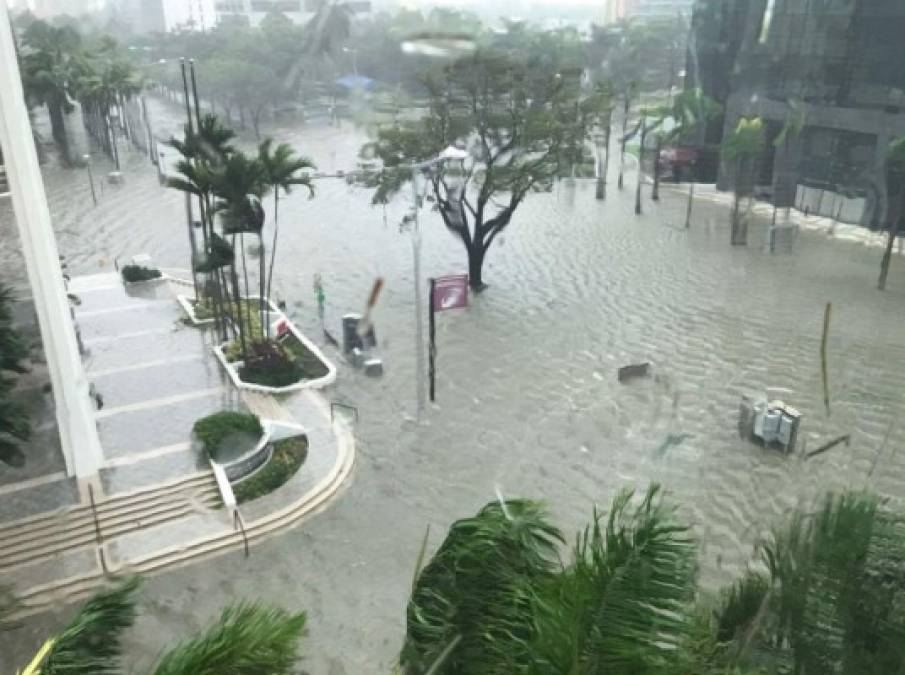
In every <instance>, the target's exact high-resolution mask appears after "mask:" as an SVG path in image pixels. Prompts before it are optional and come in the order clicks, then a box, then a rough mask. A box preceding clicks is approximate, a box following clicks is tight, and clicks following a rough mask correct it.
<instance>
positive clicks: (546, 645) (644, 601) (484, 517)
mask: <svg viewBox="0 0 905 675" xmlns="http://www.w3.org/2000/svg"><path fill="white" fill-rule="evenodd" d="M632 499H633V493H632V492H631V491H625V492H622V493H620V495H619V496H617V497H616V499H615V500H614V502H613V507H612V510H611V512H610V515H609V518H608V519H607V524H606V527H605V528H602V527H601V520H600V518H599V516H598V515H597V513H595V514H594V520H593V522H592V524H591V525H589V526H588V527H587V528H585V530H584V532H582V533H581V534H580V535H579V537H578V542H577V544H576V546H575V549H574V554H573V560H572V562H571V563H569V564H568V565H566V566H564V565H563V564H562V563H561V562H560V559H559V556H558V545H559V544H561V543H562V542H563V538H562V535H561V533H560V532H559V530H558V529H556V528H555V527H554V526H553V525H551V524H550V523H549V522H548V521H547V518H546V515H545V513H544V511H543V510H542V509H541V507H540V506H539V505H538V504H536V503H534V502H530V501H524V500H512V501H507V502H491V503H489V504H488V505H487V506H485V507H484V508H483V509H482V510H481V511H480V512H479V513H478V515H477V516H475V517H474V518H469V519H466V520H462V521H458V522H456V523H454V524H453V526H452V527H451V528H450V531H449V534H448V536H447V538H446V541H444V543H443V544H442V546H441V547H440V549H439V550H438V552H437V553H436V554H435V556H434V558H433V560H432V561H431V562H430V563H429V564H428V566H427V567H425V569H424V571H423V572H421V574H420V575H419V576H418V579H417V582H416V585H415V589H414V591H413V593H412V598H411V600H410V601H409V607H408V620H407V633H406V640H405V644H404V646H403V648H402V653H401V655H400V664H401V665H402V667H403V669H404V672H406V673H413V674H414V673H424V672H427V671H428V670H429V669H431V670H430V672H432V673H437V674H440V673H445V674H450V675H451V674H452V673H456V674H457V675H458V674H465V675H467V674H471V673H474V674H476V675H477V674H480V675H484V674H487V673H526V674H532V675H534V674H537V675H541V674H543V675H551V674H552V675H556V674H559V673H562V674H567V675H572V674H581V675H584V674H585V673H587V674H591V673H663V674H664V675H665V674H666V673H673V672H675V671H674V670H672V668H673V665H674V664H673V661H674V659H675V658H676V653H677V652H678V651H680V649H682V648H683V646H684V644H685V641H686V639H687V637H688V634H689V623H690V622H689V614H690V607H691V600H692V598H693V595H694V563H695V545H694V543H693V541H692V540H691V538H690V537H689V536H688V531H687V528H686V527H685V526H683V525H680V524H678V523H676V522H675V520H674V519H673V516H672V511H671V510H669V509H667V508H665V507H663V506H662V505H661V503H660V500H659V488H658V487H657V486H653V487H651V488H650V489H649V490H648V492H647V493H646V494H645V495H644V497H643V498H642V499H641V500H640V503H639V504H638V505H637V506H632Z"/></svg>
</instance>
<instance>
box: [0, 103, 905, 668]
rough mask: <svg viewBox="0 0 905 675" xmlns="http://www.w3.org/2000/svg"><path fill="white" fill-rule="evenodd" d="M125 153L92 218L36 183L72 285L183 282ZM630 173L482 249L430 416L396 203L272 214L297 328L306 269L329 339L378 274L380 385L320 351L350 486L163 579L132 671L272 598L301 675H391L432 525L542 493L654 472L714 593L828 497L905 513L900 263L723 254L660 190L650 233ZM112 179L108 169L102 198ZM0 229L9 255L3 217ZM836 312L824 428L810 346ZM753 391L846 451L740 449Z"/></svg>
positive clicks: (174, 207) (280, 275)
mask: <svg viewBox="0 0 905 675" xmlns="http://www.w3.org/2000/svg"><path fill="white" fill-rule="evenodd" d="M154 110H155V114H156V116H157V118H158V120H163V121H165V120H169V126H170V127H172V126H173V125H174V124H175V120H177V119H178V118H177V117H176V116H175V108H167V109H166V110H165V109H164V108H163V107H162V106H161V105H160V104H159V103H158V104H156V105H155V107H154ZM163 121H159V124H160V126H161V127H167V126H168V125H167V124H164V123H163ZM72 124H73V126H75V125H76V124H77V121H76V120H75V119H73V120H72ZM268 131H269V133H270V134H272V135H273V136H274V137H275V138H276V139H277V140H278V141H286V142H288V143H290V144H292V145H293V146H294V147H295V149H296V150H297V151H298V152H299V153H301V154H304V155H309V156H311V157H312V158H313V159H314V160H315V163H316V164H317V165H318V167H319V169H321V170H325V171H330V170H335V169H346V170H348V169H352V168H354V166H355V161H356V154H357V151H358V148H359V146H360V144H361V143H362V141H363V140H365V136H364V134H363V133H362V132H360V131H356V130H355V129H354V127H352V125H351V124H350V123H348V122H344V126H343V127H342V129H337V128H335V127H327V126H315V125H311V126H308V127H302V126H299V127H295V128H292V127H286V128H274V129H270V130H268ZM123 154H124V156H126V161H125V162H124V167H123V172H124V174H125V177H126V178H125V184H124V185H122V186H111V185H109V184H105V185H104V191H103V194H101V195H99V197H100V203H99V205H98V206H97V207H96V208H95V207H93V205H92V202H91V196H90V191H89V185H88V176H87V173H86V172H85V171H84V170H83V169H74V170H63V169H60V168H57V167H56V166H55V165H52V163H49V164H48V165H47V166H46V168H45V180H46V187H47V191H48V196H49V199H50V204H51V211H52V214H53V217H54V224H55V228H56V230H57V232H58V237H59V240H58V243H59V247H60V251H61V253H63V254H64V255H66V257H67V260H68V262H69V266H70V272H71V273H72V274H79V273H90V272H96V271H104V270H109V269H112V265H113V261H114V259H116V258H119V259H120V260H124V259H126V258H127V257H129V256H131V255H133V254H136V253H148V254H150V255H151V256H152V257H153V258H154V260H155V262H156V263H157V264H159V265H160V266H163V267H174V268H183V269H184V268H186V267H187V266H188V242H187V234H186V227H185V212H184V200H183V196H182V195H181V194H180V193H177V192H175V191H172V190H167V189H165V188H163V187H161V186H160V185H159V183H158V180H157V176H156V173H155V171H154V168H153V166H151V165H150V164H149V163H148V160H147V158H146V157H141V156H140V154H139V153H137V152H135V151H132V150H129V151H124V152H123ZM617 159H618V158H614V161H611V163H610V166H611V169H612V175H611V177H610V184H609V187H610V190H609V194H608V199H607V200H606V201H605V202H600V201H596V200H595V199H594V185H593V183H592V182H587V181H586V182H581V181H579V182H578V183H577V185H573V186H570V185H568V184H566V183H565V182H563V183H561V184H560V185H558V186H557V187H555V188H554V191H553V192H551V193H544V194H537V195H533V196H531V197H530V198H529V199H528V200H527V201H526V202H525V204H524V205H523V206H521V207H520V209H519V210H518V211H517V212H516V214H515V216H514V218H513V221H512V224H511V225H510V228H509V230H508V231H507V232H506V233H504V235H502V236H501V237H500V239H499V240H498V241H497V242H496V243H495V244H494V247H493V248H492V249H491V251H490V252H489V256H488V261H487V264H486V267H485V275H484V278H485V281H486V282H487V283H488V284H489V288H488V290H487V291H486V292H485V293H483V294H482V295H480V296H478V297H475V298H473V301H472V305H471V307H470V308H469V309H468V310H466V311H456V312H447V313H443V314H440V315H438V317H437V350H438V362H437V373H438V374H437V403H436V405H433V406H430V405H429V406H428V411H427V414H426V421H425V422H424V423H423V424H422V425H417V424H415V423H414V421H413V417H414V412H415V391H416V385H415V377H414V372H415V360H414V355H413V335H414V325H413V316H414V310H413V277H412V246H411V239H410V235H409V233H407V232H400V227H399V223H400V221H401V220H402V217H403V215H404V214H405V213H406V211H407V209H408V207H409V201H408V198H407V195H408V193H407V192H404V193H403V194H401V195H399V196H398V197H397V198H396V199H395V200H394V202H393V203H392V204H390V205H389V206H388V207H387V209H386V214H385V215H384V211H383V209H382V208H380V207H372V206H371V205H370V198H371V193H370V191H367V190H363V189H360V188H357V187H352V186H349V185H347V184H346V182H345V181H344V180H341V179H323V180H320V181H318V183H317V195H316V197H315V199H313V200H309V199H308V197H307V195H306V193H305V192H304V191H303V190H295V191H293V193H292V194H291V195H289V196H288V197H287V198H285V199H284V198H281V200H280V229H281V239H280V243H279V248H278V254H277V267H276V273H275V283H274V285H275V287H276V288H277V293H276V295H277V296H278V297H280V298H282V299H285V300H286V301H287V304H288V308H289V313H290V314H292V315H293V317H294V318H295V319H296V320H297V321H298V322H299V324H300V325H301V326H303V327H304V329H305V330H306V331H307V332H308V334H310V335H311V336H312V337H314V338H316V339H317V340H318V341H319V342H322V340H321V334H320V331H319V324H318V319H317V313H316V303H315V296H314V292H313V290H312V281H313V277H314V275H315V274H320V275H321V277H322V278H323V281H324V285H325V290H326V295H327V306H328V319H329V320H331V321H332V322H333V328H334V329H337V332H338V322H339V317H340V316H341V315H342V314H343V313H346V312H350V311H361V310H362V309H363V307H364V304H365V301H366V299H367V295H368V291H369V290H370V287H371V283H372V282H373V280H374V278H375V277H377V276H382V277H383V278H384V279H385V281H386V284H385V288H384V291H383V295H382V296H381V299H380V304H379V309H378V312H377V315H376V328H377V334H378V339H379V343H380V350H381V353H382V356H383V359H384V363H385V374H384V375H383V377H382V378H379V379H370V378H367V377H365V376H364V375H363V374H362V373H360V372H357V371H354V370H352V369H351V368H350V367H348V366H347V365H346V364H345V363H344V362H342V360H341V357H340V356H339V355H338V354H337V353H336V351H335V350H333V349H332V348H331V349H329V350H328V352H327V353H328V356H330V357H331V358H334V359H336V361H337V362H338V364H339V365H340V373H339V378H338V382H337V385H336V387H335V390H334V391H333V392H332V398H333V399H334V400H337V401H342V402H345V403H347V404H350V405H353V406H356V407H357V408H358V410H359V412H360V419H359V422H358V424H357V433H356V435H357V441H358V448H357V452H358V456H357V466H356V468H355V473H354V477H353V479H352V482H351V483H350V484H349V486H348V487H347V489H346V490H345V491H344V492H343V493H341V494H340V495H339V497H338V498H337V499H336V500H334V501H333V502H332V503H331V504H330V505H329V506H328V507H327V509H326V510H325V511H323V512H322V513H320V514H319V515H316V516H315V517H313V518H311V519H310V520H308V521H307V522H305V523H303V524H302V525H301V526H299V527H298V528H296V529H295V530H293V531H291V532H289V533H288V534H285V535H283V536H280V537H278V538H276V539H273V540H270V541H267V542H266V543H264V544H262V545H259V546H257V547H255V548H253V550H252V552H251V557H250V558H249V559H247V560H246V559H245V558H244V557H243V555H242V553H241V551H234V552H231V553H229V554H227V555H224V556H221V557H218V558H215V559H212V560H208V561H203V562H199V563H196V564H194V565H191V566H188V567H184V568H181V569H176V570H172V571H168V572H166V573H163V574H161V575H159V576H157V577H154V578H151V579H149V580H148V581H147V583H146V585H145V587H144V589H143V591H142V603H143V604H144V605H145V606H146V607H153V608H154V609H155V611H154V612H143V613H142V614H141V615H140V618H139V621H138V624H137V628H138V630H136V631H135V632H134V635H133V636H132V637H130V640H131V642H130V643H129V645H128V649H129V650H130V651H132V652H134V653H137V654H140V655H141V658H140V659H139V661H137V662H136V665H139V664H145V663H147V662H150V661H151V660H153V658H154V657H155V656H156V655H157V654H158V653H159V651H160V648H161V646H162V645H164V644H166V643H169V642H173V641H175V640H178V639H179V637H180V636H182V635H184V634H185V633H186V631H187V630H195V629H197V628H198V627H199V626H201V625H202V624H204V623H205V622H206V621H207V620H208V619H209V618H210V617H211V616H213V615H214V614H215V613H216V612H217V611H218V610H219V608H220V607H221V606H222V605H223V603H224V601H225V600H226V599H228V598H233V597H261V598H264V599H267V600H270V601H274V602H277V603H280V604H283V605H285V606H289V607H294V608H303V609H305V610H307V611H308V612H309V630H310V636H309V638H308V639H307V641H306V643H305V653H306V660H305V662H304V663H305V668H306V669H307V670H308V671H310V672H311V673H312V674H317V675H320V674H322V673H323V674H328V675H338V674H340V673H348V674H361V673H377V672H387V670H388V669H389V668H390V667H391V665H392V661H393V659H394V658H395V654H396V653H397V651H398V647H399V645H400V644H401V641H402V637H403V632H404V619H405V613H404V609H405V603H406V600H407V598H408V594H409V591H410V588H411V583H412V571H413V566H414V564H415V558H416V556H417V552H418V548H419V546H420V543H421V539H422V537H423V535H424V530H425V527H426V526H428V525H430V526H431V549H430V550H433V548H434V547H435V546H436V545H437V544H438V543H439V542H440V540H441V538H442V536H443V533H444V532H445V530H446V528H447V527H448V525H449V524H450V522H451V521H453V520H454V519H456V518H459V517H463V516H467V515H470V514H473V513H474V512H475V511H476V510H477V509H478V508H479V507H480V506H481V505H482V504H484V503H485V502H487V501H488V500H490V499H493V498H494V495H495V490H499V492H500V493H501V494H503V495H505V496H506V497H516V496H519V497H531V498H537V499H543V500H546V501H547V502H548V503H549V505H550V508H551V511H552V512H553V513H554V515H555V519H556V521H557V522H558V523H559V524H560V525H561V526H562V527H563V528H564V530H565V531H566V532H567V535H568V536H569V537H571V534H572V532H574V530H575V529H576V528H578V527H580V526H581V525H583V524H584V523H586V522H587V520H588V519H589V518H590V514H591V509H592V507H593V505H594V504H595V503H596V504H601V505H604V504H607V503H608V502H609V501H610V499H611V498H612V497H613V495H614V494H615V493H616V491H617V490H619V489H620V488H622V487H624V486H636V487H639V488H643V487H645V486H646V485H647V484H648V483H649V482H651V481H658V482H661V483H663V484H664V486H665V487H666V489H667V491H668V494H669V495H670V496H671V498H672V499H673V500H674V502H675V503H677V504H678V505H679V508H680V512H681V514H682V517H683V518H685V519H687V520H688V521H690V522H691V523H693V525H694V530H695V533H696V535H697V536H698V537H699V539H700V542H701V548H702V556H701V560H702V564H703V569H702V570H701V573H702V579H703V581H704V582H705V583H706V584H708V585H715V584H718V583H725V582H727V581H730V580H731V579H733V578H734V577H735V576H736V575H737V574H738V573H739V572H740V571H741V570H742V569H743V568H744V565H745V562H746V561H747V560H748V559H749V558H750V554H751V550H752V544H753V543H754V542H755V540H756V539H757V537H758V535H759V534H761V533H762V532H763V531H764V530H765V529H766V528H767V527H769V526H770V525H771V524H772V523H773V522H774V521H775V520H776V519H777V518H778V517H780V516H781V515H782V514H784V513H785V512H786V511H787V510H789V509H790V508H792V507H793V506H795V505H796V504H798V503H799V502H802V501H803V502H804V503H810V501H811V499H812V498H813V497H814V496H815V495H817V494H819V493H820V492H822V491H823V490H826V489H828V488H833V487H840V486H852V487H862V486H863V487H867V486H870V487H871V488H873V489H875V490H876V491H878V492H879V493H880V494H882V495H885V496H889V497H891V498H894V499H901V495H902V485H903V484H905V455H903V453H900V452H897V451H898V450H899V449H900V448H901V447H902V446H903V445H905V425H902V424H901V423H899V418H900V417H901V416H902V413H903V411H905V406H903V391H905V389H903V386H902V382H903V378H905V258H902V257H901V256H895V257H894V259H893V263H892V271H891V274H890V282H889V287H888V290H887V291H886V292H885V293H880V292H878V291H877V290H876V288H875V286H876V277H877V273H878V267H879V259H880V252H879V251H877V250H876V249H872V248H865V247H863V246H859V245H855V244H851V243H842V242H837V241H833V240H831V239H829V238H827V237H826V236H824V235H820V234H816V233H802V234H801V236H800V238H799V240H798V242H797V244H796V247H795V250H794V252H792V253H776V254H772V255H771V254H770V253H767V252H764V250H763V246H762V244H763V241H764V232H763V226H764V223H761V222H758V223H755V224H754V226H753V227H752V228H751V232H750V233H749V246H747V247H735V248H732V247H730V246H729V233H728V228H727V223H728V217H729V216H728V210H727V209H726V207H724V206H717V205H714V204H709V203H707V202H703V201H701V202H700V203H698V204H696V206H695V216H694V222H693V226H692V228H691V229H690V230H688V231H686V230H684V229H683V228H682V223H683V220H684V213H685V211H684V209H685V197H684V195H683V194H681V193H680V192H679V191H677V190H674V189H673V188H671V187H667V186H664V188H663V190H662V200H661V202H660V203H659V204H657V203H653V202H650V201H649V200H647V199H645V203H644V208H645V211H646V213H645V215H644V216H642V217H636V216H635V215H634V212H633V208H634V185H635V174H634V173H633V172H630V173H629V174H627V177H626V189H625V190H624V191H623V192H619V191H617V190H616V186H615V183H616V181H615V170H616V165H617V164H618V161H615V160H617ZM107 170H109V169H107ZM102 173H103V170H102V167H101V165H100V163H98V165H97V166H96V167H95V178H96V180H98V184H100V183H101V182H102V181H101V180H100V179H99V178H98V176H100V175H102ZM645 194H647V191H645ZM429 206H430V204H429V203H428V204H427V207H428V208H425V209H424V210H423V211H422V213H421V216H422V231H423V236H424V245H423V261H422V268H423V270H424V275H425V278H426V277H429V276H438V275H444V274H451V273H458V272H464V271H465V270H466V269H467V266H466V260H465V254H464V250H463V248H462V245H461V243H460V242H459V241H458V240H456V239H454V238H453V236H452V235H450V234H449V233H448V232H447V231H446V230H445V229H444V228H443V226H442V224H441V222H440V219H439V216H438V215H437V214H436V213H433V212H431V211H430V209H429ZM267 208H268V213H270V211H271V210H272V197H271V198H270V200H269V201H268V202H267ZM0 219H2V221H3V222H2V233H3V236H4V241H9V239H8V238H7V237H8V233H9V232H10V231H11V228H12V224H11V209H10V206H9V204H8V202H5V203H3V205H2V210H0ZM271 227H272V223H270V224H269V225H268V228H267V230H266V234H265V236H266V237H267V241H268V242H269V237H270V233H271V232H272V230H271V229H270V228H271ZM4 258H5V259H3V261H4V263H7V262H9V261H10V260H11V259H12V257H11V256H10V255H9V253H5V254H4ZM827 302H832V303H833V315H832V325H831V330H830V338H829V344H828V361H829V364H828V365H829V381H830V399H831V413H832V414H831V415H828V414H827V411H826V409H825V407H824V404H823V392H822V384H821V373H820V355H819V350H820V338H821V330H822V324H823V313H824V307H825V305H826V303H827ZM639 361H650V362H651V363H652V364H653V367H652V374H653V377H651V378H648V379H645V380H639V381H636V382H632V383H629V384H619V383H618V382H617V379H616V370H617V369H618V368H619V367H620V366H622V365H626V364H629V363H633V362H639ZM765 387H778V388H785V389H788V390H789V391H790V393H788V394H786V395H785V397H786V400H787V401H788V402H789V403H790V404H791V405H794V406H795V407H796V408H798V409H799V410H801V412H802V413H803V434H802V436H801V438H802V439H803V440H804V442H806V446H807V448H809V449H814V448H816V447H818V446H819V445H821V444H822V443H824V442H825V441H827V440H829V439H832V438H834V437H836V436H840V435H842V434H851V444H850V446H848V447H846V446H839V447H837V448H835V449H834V450H832V451H830V452H828V453H826V454H824V455H821V456H819V457H816V458H814V459H811V460H809V461H805V460H804V459H803V458H802V455H800V454H798V455H794V456H785V455H783V454H781V453H780V452H778V451H776V450H770V449H763V448H761V447H759V446H757V445H753V444H750V443H748V442H746V441H743V440H740V439H739V437H738V433H737V429H736V421H737V415H738V406H739V400H740V397H741V396H742V395H743V394H744V393H746V392H755V393H756V392H760V391H762V390H763V389H764V388H765ZM328 395H330V393H329V392H328ZM147 432H148V433H153V430H147ZM800 442H801V441H800ZM45 621H46V622H47V625H54V624H55V621H56V619H54V618H52V617H45V618H44V619H41V618H38V619H35V620H34V621H32V622H30V623H29V625H28V626H27V627H26V628H25V629H24V630H23V631H22V632H20V633H17V634H16V639H17V644H18V643H22V644H23V645H24V646H23V647H22V650H23V651H22V653H23V654H24V653H25V652H26V651H27V649H28V648H29V647H30V646H31V644H28V643H30V642H35V643H36V642H38V641H39V639H40V637H41V636H43V635H44V630H45V628H44V623H45ZM136 636H141V638H140V640H141V644H139V643H138V641H139V638H138V637H136ZM7 639H8V638H7ZM2 645H3V643H0V646H2ZM18 648H19V647H18V646H17V649H18ZM6 651H7V650H6V649H3V648H0V653H4V652H6ZM19 660H20V661H21V659H19ZM2 661H3V658H2V657H0V666H4V665H7V666H8V664H3V663H2ZM14 662H15V661H14ZM0 670H2V671H3V672H7V670H8V668H3V667H0Z"/></svg>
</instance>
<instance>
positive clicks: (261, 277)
mask: <svg viewBox="0 0 905 675" xmlns="http://www.w3.org/2000/svg"><path fill="white" fill-rule="evenodd" d="M258 246H259V248H258V310H259V311H260V313H261V339H262V340H264V339H267V340H269V339H270V322H269V321H268V320H267V316H266V311H267V310H265V307H266V305H265V304H264V297H265V295H264V290H265V289H264V284H265V277H266V269H265V267H264V266H265V262H264V258H265V257H266V255H267V251H266V250H265V248H264V230H263V228H262V229H261V231H260V232H258Z"/></svg>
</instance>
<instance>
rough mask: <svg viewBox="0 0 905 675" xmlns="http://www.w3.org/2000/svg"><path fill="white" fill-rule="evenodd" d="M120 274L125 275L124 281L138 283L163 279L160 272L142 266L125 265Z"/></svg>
mask: <svg viewBox="0 0 905 675" xmlns="http://www.w3.org/2000/svg"><path fill="white" fill-rule="evenodd" d="M120 273H121V274H122V275H123V281H127V282H129V283H136V282H139V281H150V280H152V279H159V278H160V277H161V274H160V270H158V269H154V268H152V267H142V266H141V265H125V266H124V267H123V268H122V270H120Z"/></svg>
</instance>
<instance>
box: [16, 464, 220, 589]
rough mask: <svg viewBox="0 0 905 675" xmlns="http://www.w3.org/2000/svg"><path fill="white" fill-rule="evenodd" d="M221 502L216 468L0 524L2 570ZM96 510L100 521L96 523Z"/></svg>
mask: <svg viewBox="0 0 905 675" xmlns="http://www.w3.org/2000/svg"><path fill="white" fill-rule="evenodd" d="M217 504H219V492H218V490H217V484H216V482H215V481H214V478H213V473H212V472H205V473H201V474H196V475H193V476H190V477H188V478H185V479H182V480H179V481H176V482H174V483H170V484H167V485H164V486H163V487H157V488H153V489H146V490H141V491H136V492H131V493H128V494H122V495H115V496H113V497H111V498H109V499H102V500H99V501H97V502H96V508H95V510H94V511H92V508H91V506H90V504H79V505H77V506H73V507H69V508H67V509H62V510H59V511H54V512H52V513H49V514H42V515H40V516H34V517H31V518H26V519H23V520H19V521H15V522H10V523H4V524H2V525H0V574H3V573H9V572H13V571H14V570H16V569H21V567H22V566H23V565H29V564H32V563H38V562H43V561H46V560H48V559H51V558H52V557H53V556H56V555H59V554H63V553H67V552H70V551H74V550H76V549H79V548H83V547H90V546H96V545H97V537H98V530H99V531H100V536H101V540H102V541H108V540H110V539H113V538H115V537H117V536H121V535H123V534H127V533H129V532H134V531H135V530H139V529H142V528H145V527H151V526H153V525H158V524H161V523H164V522H168V521H171V520H176V519H179V518H183V517H185V516H187V515H191V514H192V513H196V512H198V511H199V510H206V509H210V508H212V507H214V506H216V505H217ZM95 514H96V517H97V525H95Z"/></svg>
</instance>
